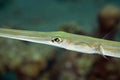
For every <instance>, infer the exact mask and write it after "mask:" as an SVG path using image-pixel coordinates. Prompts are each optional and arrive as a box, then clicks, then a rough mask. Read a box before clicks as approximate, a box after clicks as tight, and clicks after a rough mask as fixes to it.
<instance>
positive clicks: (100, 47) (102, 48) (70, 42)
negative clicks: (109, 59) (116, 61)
mask: <svg viewBox="0 0 120 80" xmlns="http://www.w3.org/2000/svg"><path fill="white" fill-rule="evenodd" d="M0 37H5V38H12V39H17V40H24V41H30V42H35V43H41V44H47V45H52V46H57V47H61V48H64V49H67V50H72V51H77V52H82V53H88V54H94V53H97V54H101V55H107V56H113V57H118V58H120V42H117V41H109V40H104V39H98V38H92V37H88V36H82V35H76V34H71V33H66V32H63V31H56V32H37V31H26V30H15V29H4V28H0Z"/></svg>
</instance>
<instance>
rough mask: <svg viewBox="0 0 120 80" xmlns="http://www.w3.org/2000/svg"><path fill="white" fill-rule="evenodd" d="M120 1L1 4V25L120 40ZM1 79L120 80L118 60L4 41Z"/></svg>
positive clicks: (4, 0) (16, 0)
mask: <svg viewBox="0 0 120 80" xmlns="http://www.w3.org/2000/svg"><path fill="white" fill-rule="evenodd" d="M119 22H120V1H119V0H0V26H1V27H4V28H13V29H23V30H33V31H44V32H46V31H60V30H62V31H65V32H69V33H74V34H79V35H87V36H92V37H97V38H103V39H108V40H115V41H120V25H119ZM0 80H120V59H119V58H113V57H108V56H106V57H104V56H102V55H93V54H92V55H90V54H83V53H78V52H73V51H68V50H64V49H61V48H56V47H53V46H48V45H43V44H37V43H31V42H26V41H19V40H13V39H8V38H0Z"/></svg>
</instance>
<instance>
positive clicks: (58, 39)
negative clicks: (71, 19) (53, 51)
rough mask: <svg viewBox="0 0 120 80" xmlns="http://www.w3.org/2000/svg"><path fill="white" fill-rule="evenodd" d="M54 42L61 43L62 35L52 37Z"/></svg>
mask: <svg viewBox="0 0 120 80" xmlns="http://www.w3.org/2000/svg"><path fill="white" fill-rule="evenodd" d="M52 42H57V43H60V42H62V39H61V38H60V37H56V38H53V39H52Z"/></svg>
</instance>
